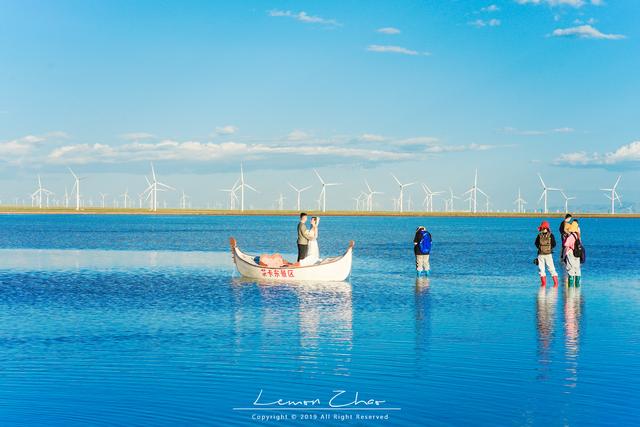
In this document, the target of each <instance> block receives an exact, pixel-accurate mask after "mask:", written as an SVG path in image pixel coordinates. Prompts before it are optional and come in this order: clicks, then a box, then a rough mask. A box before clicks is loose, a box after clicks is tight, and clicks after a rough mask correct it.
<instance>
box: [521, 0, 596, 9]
mask: <svg viewBox="0 0 640 427" xmlns="http://www.w3.org/2000/svg"><path fill="white" fill-rule="evenodd" d="M516 3H518V4H547V5H549V6H551V7H555V6H572V7H575V8H580V7H582V6H584V5H585V1H584V0H516Z"/></svg>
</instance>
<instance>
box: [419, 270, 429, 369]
mask: <svg viewBox="0 0 640 427" xmlns="http://www.w3.org/2000/svg"><path fill="white" fill-rule="evenodd" d="M415 305H416V308H415V310H416V334H415V339H416V363H417V369H418V370H419V371H422V370H423V369H425V368H426V366H427V364H426V363H425V360H424V358H425V357H426V356H428V344H429V339H430V336H431V295H430V288H429V279H428V278H426V277H417V278H416V289H415Z"/></svg>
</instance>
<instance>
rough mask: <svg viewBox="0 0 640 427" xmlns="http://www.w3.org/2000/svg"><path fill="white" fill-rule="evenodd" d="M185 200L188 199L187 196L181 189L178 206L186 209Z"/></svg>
mask: <svg viewBox="0 0 640 427" xmlns="http://www.w3.org/2000/svg"><path fill="white" fill-rule="evenodd" d="M187 200H189V196H187V195H186V194H185V192H184V189H182V195H181V196H180V208H182V209H187Z"/></svg>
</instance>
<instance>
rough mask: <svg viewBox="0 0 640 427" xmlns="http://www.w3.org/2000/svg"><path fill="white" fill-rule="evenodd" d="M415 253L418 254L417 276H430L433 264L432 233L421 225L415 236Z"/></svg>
mask: <svg viewBox="0 0 640 427" xmlns="http://www.w3.org/2000/svg"><path fill="white" fill-rule="evenodd" d="M413 253H414V254H415V255H416V276H418V277H420V276H421V275H423V274H424V275H425V276H427V277H428V276H429V275H430V274H431V265H430V264H429V255H430V254H431V233H429V232H428V231H427V229H426V228H424V227H423V226H420V227H418V228H417V229H416V235H415V237H414V238H413Z"/></svg>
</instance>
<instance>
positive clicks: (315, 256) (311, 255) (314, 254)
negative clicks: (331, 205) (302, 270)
mask: <svg viewBox="0 0 640 427" xmlns="http://www.w3.org/2000/svg"><path fill="white" fill-rule="evenodd" d="M319 223H320V218H317V217H315V216H314V217H313V218H311V233H312V234H313V238H312V239H311V240H309V243H308V246H307V256H306V257H305V258H304V259H302V260H300V266H301V267H305V266H308V265H313V264H316V263H317V262H319V261H320V248H319V247H318V225H319Z"/></svg>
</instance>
